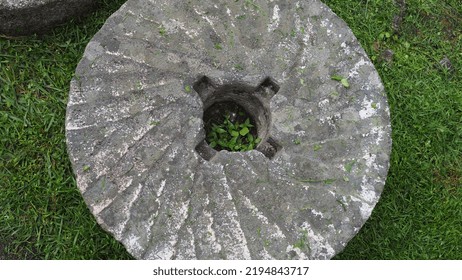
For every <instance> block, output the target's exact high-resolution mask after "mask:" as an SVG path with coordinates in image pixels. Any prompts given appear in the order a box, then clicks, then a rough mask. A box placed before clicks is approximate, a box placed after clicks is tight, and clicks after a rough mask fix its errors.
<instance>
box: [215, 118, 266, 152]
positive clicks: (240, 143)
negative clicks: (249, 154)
mask: <svg viewBox="0 0 462 280" xmlns="http://www.w3.org/2000/svg"><path fill="white" fill-rule="evenodd" d="M252 127H253V125H252V124H251V123H250V119H249V118H247V119H246V120H245V122H244V123H239V121H236V122H235V123H233V122H231V121H230V116H229V115H227V116H226V117H225V119H224V121H223V123H221V124H213V125H212V129H211V131H210V132H209V133H208V134H207V142H208V143H209V145H210V147H212V148H214V149H215V148H218V149H220V150H228V151H233V152H245V151H250V150H253V149H254V148H255V147H256V146H257V144H258V143H260V141H261V139H260V138H258V137H254V136H253V135H252V133H251V132H250V128H252Z"/></svg>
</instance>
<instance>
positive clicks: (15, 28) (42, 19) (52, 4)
mask: <svg viewBox="0 0 462 280" xmlns="http://www.w3.org/2000/svg"><path fill="white" fill-rule="evenodd" d="M96 2H97V1H96V0H0V34H6V35H10V36H22V35H30V34H34V33H40V32H44V31H46V30H47V29H49V28H51V27H53V26H55V25H57V24H60V23H63V22H64V21H65V20H67V19H69V18H71V17H73V16H78V15H81V14H84V13H86V12H88V11H89V10H90V9H92V8H94V7H96V4H97V3H96Z"/></svg>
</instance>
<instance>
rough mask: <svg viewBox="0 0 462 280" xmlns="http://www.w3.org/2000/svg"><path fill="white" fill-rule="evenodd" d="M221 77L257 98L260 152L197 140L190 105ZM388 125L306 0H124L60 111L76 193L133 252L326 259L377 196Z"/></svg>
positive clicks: (366, 77)
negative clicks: (64, 112) (64, 109)
mask: <svg viewBox="0 0 462 280" xmlns="http://www.w3.org/2000/svg"><path fill="white" fill-rule="evenodd" d="M332 77H334V79H332ZM335 78H337V80H336V79H335ZM340 78H345V79H347V82H348V84H349V86H347V85H346V83H345V81H343V84H345V85H343V84H342V82H341V81H338V79H340ZM226 91H229V92H230V93H229V94H231V95H232V94H234V95H235V96H240V97H245V94H248V95H249V96H250V95H251V94H254V95H252V96H254V97H255V98H256V99H255V103H254V106H258V104H260V103H261V105H262V108H263V107H265V106H266V107H265V108H266V109H265V108H264V109H265V110H266V111H265V110H263V109H262V110H255V112H250V113H254V114H257V115H258V116H257V115H256V117H260V115H259V114H264V112H267V111H268V112H267V113H268V114H267V115H266V116H264V118H262V120H263V122H266V125H267V126H268V127H267V129H266V131H264V129H263V130H262V131H264V133H263V132H261V133H263V134H264V135H263V134H260V132H259V135H262V136H263V137H264V139H263V141H262V144H261V145H260V147H259V149H260V150H261V151H263V150H264V148H265V147H263V146H264V145H267V147H266V148H271V147H272V148H275V149H273V154H272V155H271V156H268V155H265V154H264V153H262V152H261V151H259V150H252V151H249V152H228V151H220V152H215V153H210V154H207V153H204V150H207V148H209V149H211V148H210V147H208V146H207V147H206V146H204V145H202V146H201V143H203V140H204V138H205V134H204V125H203V120H202V116H203V113H204V109H206V108H204V104H205V103H207V102H209V103H210V102H212V101H213V100H212V99H209V98H214V97H213V96H215V97H216V98H219V97H220V94H225V95H226V94H228V93H227V92H226ZM254 92H256V93H254ZM211 96H212V97H211ZM240 97H239V98H240ZM233 98H238V97H233ZM265 98H266V99H265ZM211 100H212V101H211ZM235 101H236V100H235ZM236 102H238V103H239V102H241V103H242V102H244V101H242V100H241V101H239V100H238V101H236ZM259 102H260V103H259ZM265 102H266V103H265ZM241 105H242V104H241ZM207 106H208V105H207ZM248 110H252V108H251V107H249V108H248ZM262 112H263V113H262ZM390 133H391V128H390V119H389V109H388V105H387V99H386V94H385V92H384V88H383V86H382V84H381V81H380V78H379V76H378V74H377V72H376V70H375V69H374V66H373V65H372V63H371V62H370V60H369V59H368V57H367V55H366V54H365V52H364V50H363V49H362V48H361V46H360V44H359V43H358V41H357V40H356V38H355V37H354V35H353V34H352V32H351V30H350V29H349V28H348V27H347V25H346V24H345V23H344V22H343V21H342V20H341V19H339V18H338V17H337V16H336V15H335V14H334V13H333V12H332V11H331V10H330V9H329V8H328V7H327V6H325V5H324V4H322V3H321V2H319V1H318V0H310V1H285V0H284V1H277V0H275V1H226V0H220V1H211V0H201V1H179V0H178V1H166V0H150V1H141V0H129V1H128V2H126V3H125V4H124V5H123V6H122V7H121V8H120V10H119V11H117V12H116V13H115V14H113V15H112V16H111V17H110V18H109V19H108V20H107V22H106V24H105V25H104V26H103V28H102V29H101V30H100V31H99V32H98V33H97V34H96V35H95V37H94V38H93V39H92V40H91V42H90V43H89V44H88V46H87V48H86V50H85V54H84V57H83V59H82V60H81V62H80V64H79V65H78V67H77V70H76V74H75V78H74V79H73V80H72V83H71V89H70V97H69V103H68V108H67V116H66V136H67V144H68V152H69V155H70V159H71V161H72V165H73V169H74V172H75V175H76V178H77V185H78V187H79V189H80V191H81V192H82V195H83V198H84V199H85V202H86V203H87V205H88V206H89V208H90V210H91V212H92V213H93V215H94V216H95V217H96V219H97V221H98V223H99V224H100V225H101V226H102V227H103V228H104V229H105V230H106V231H108V232H109V233H111V234H112V235H113V236H114V237H115V238H116V239H117V240H119V241H120V242H122V243H123V244H124V245H125V247H126V248H127V250H128V251H129V252H130V253H131V254H132V255H133V256H135V257H136V258H139V259H329V258H331V257H333V256H334V255H335V254H336V253H338V252H340V251H341V250H342V249H343V248H344V247H345V246H346V244H347V242H348V241H349V240H350V239H351V238H352V237H353V236H354V235H355V234H356V233H357V232H358V231H359V229H360V228H361V227H362V225H363V224H364V223H365V221H366V220H367V219H368V218H369V216H370V214H371V212H372V209H373V208H374V206H375V204H376V203H377V201H378V200H379V197H380V194H381V192H382V190H383V187H384V184H385V180H386V175H387V171H388V166H389V154H390V149H391V138H390ZM268 145H269V146H268ZM209 151H210V150H209Z"/></svg>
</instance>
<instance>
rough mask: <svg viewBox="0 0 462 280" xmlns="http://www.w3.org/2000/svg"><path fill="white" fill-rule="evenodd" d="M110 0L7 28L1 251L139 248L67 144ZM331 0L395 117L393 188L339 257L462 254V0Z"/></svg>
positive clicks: (0, 127)
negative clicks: (18, 31) (113, 226)
mask: <svg viewBox="0 0 462 280" xmlns="http://www.w3.org/2000/svg"><path fill="white" fill-rule="evenodd" d="M100 2H101V8H100V9H99V10H98V11H96V12H95V13H93V14H91V15H90V16H88V17H87V18H85V19H82V20H81V21H75V22H71V23H69V24H66V25H64V26H61V27H59V28H56V29H55V30H54V31H53V32H52V33H50V34H49V35H46V36H42V37H38V36H31V37H27V38H21V39H8V38H2V37H0V142H1V143H0V259H129V258H130V255H129V254H128V253H126V251H125V249H124V248H123V246H122V245H120V244H119V243H118V242H116V241H115V240H114V239H113V238H112V237H111V236H109V235H108V234H106V233H105V232H104V231H103V230H102V229H101V228H100V227H99V226H98V225H97V223H96V221H95V219H94V218H93V216H92V215H91V214H90V212H89V211H88V209H87V207H86V205H85V203H84V202H83V199H82V198H81V196H80V193H79V191H78V190H77V187H76V183H75V180H74V178H73V175H72V170H71V166H70V163H69V159H68V157H67V154H66V143H65V135H64V116H65V110H66V104H67V96H68V90H69V82H70V80H71V78H72V75H73V72H74V70H75V67H76V66H77V63H78V61H79V60H80V58H81V56H82V54H83V51H84V49H85V46H86V44H87V43H88V41H89V40H90V39H91V38H92V36H93V35H94V34H95V33H96V32H97V30H98V29H99V28H100V27H101V26H102V24H103V23H104V21H105V19H106V18H107V17H108V16H109V15H110V14H111V13H113V12H114V11H116V10H117V9H118V8H119V7H120V5H121V4H122V3H123V2H125V0H112V1H111V0H100ZM404 2H406V3H405V4H404ZM324 3H326V4H327V5H328V6H329V7H331V8H332V9H333V10H334V11H335V12H336V13H337V14H338V15H339V16H340V17H341V18H343V19H344V20H345V21H346V22H347V23H348V25H349V26H350V27H351V29H352V30H353V32H354V33H355V34H356V36H357V38H358V39H359V41H360V42H361V44H362V46H363V47H364V49H365V50H366V52H367V53H368V54H369V56H370V57H371V59H372V60H373V62H374V64H375V66H376V68H377V70H378V72H379V74H380V76H381V77H382V80H383V83H384V85H385V88H386V91H387V94H388V100H389V105H390V109H391V117H392V128H393V135H392V138H393V151H392V154H391V167H390V171H389V175H388V179H387V183H386V186H385V191H384V192H383V194H382V198H381V200H380V201H379V203H378V204H377V206H376V208H375V209H374V211H373V213H372V216H371V218H370V219H369V220H368V222H367V223H366V224H365V226H364V227H363V228H362V229H361V231H360V232H359V234H358V235H357V236H356V237H355V238H354V239H353V240H352V241H351V242H350V243H349V244H348V246H347V247H346V249H345V250H344V251H343V252H342V253H340V254H339V255H338V256H336V259H462V2H461V1H460V0H407V1H404V0H324Z"/></svg>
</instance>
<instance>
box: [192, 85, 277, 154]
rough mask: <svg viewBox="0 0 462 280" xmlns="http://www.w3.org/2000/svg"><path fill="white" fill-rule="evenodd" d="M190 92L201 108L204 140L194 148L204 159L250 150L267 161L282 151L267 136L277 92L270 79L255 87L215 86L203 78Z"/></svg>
mask: <svg viewBox="0 0 462 280" xmlns="http://www.w3.org/2000/svg"><path fill="white" fill-rule="evenodd" d="M193 88H194V90H195V91H196V92H197V93H198V94H199V96H200V98H201V99H202V102H203V108H204V114H203V121H204V130H205V139H204V140H203V141H202V142H201V143H200V144H199V145H197V147H196V151H197V152H198V153H199V154H200V155H201V156H202V157H203V158H204V159H206V160H210V159H211V158H212V157H213V156H214V155H215V154H216V153H217V151H222V150H227V151H230V152H246V151H250V150H254V149H255V150H258V151H260V152H261V153H263V154H264V155H265V156H266V157H268V158H270V159H271V158H273V156H274V155H275V154H276V152H277V151H279V150H280V149H281V148H282V147H281V146H280V145H279V144H278V143H277V142H276V141H275V140H274V139H273V138H271V136H270V135H269V131H270V124H271V113H270V110H269V107H270V106H269V104H270V99H271V97H272V96H274V94H276V93H277V91H278V90H279V86H278V85H277V83H276V82H275V81H274V80H273V79H271V78H266V79H264V80H263V81H262V82H261V83H260V84H259V85H258V86H256V87H255V86H249V85H247V84H245V83H239V82H234V83H230V84H222V85H216V84H215V83H214V82H213V81H212V80H211V79H210V78H208V77H206V76H203V77H202V78H200V79H199V80H198V81H197V82H195V83H194V84H193Z"/></svg>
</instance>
